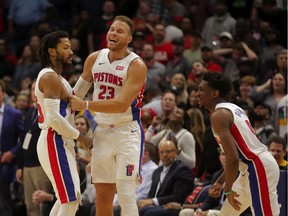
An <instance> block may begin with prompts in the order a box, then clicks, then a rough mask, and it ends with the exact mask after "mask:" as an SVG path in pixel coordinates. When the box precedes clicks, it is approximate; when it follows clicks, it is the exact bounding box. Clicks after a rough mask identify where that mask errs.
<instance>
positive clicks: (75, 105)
mask: <svg viewBox="0 0 288 216" xmlns="http://www.w3.org/2000/svg"><path fill="white" fill-rule="evenodd" d="M69 105H70V107H71V109H72V110H75V111H82V110H85V109H86V101H84V100H82V99H80V98H78V97H77V96H75V95H72V96H70V97H69Z"/></svg>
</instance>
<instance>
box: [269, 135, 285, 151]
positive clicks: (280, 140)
mask: <svg viewBox="0 0 288 216" xmlns="http://www.w3.org/2000/svg"><path fill="white" fill-rule="evenodd" d="M273 142H275V143H278V144H281V145H282V146H283V150H286V141H285V139H284V138H283V137H281V136H278V135H276V136H273V137H271V138H270V139H269V140H268V141H267V143H266V145H267V147H268V149H269V147H270V145H271V144H272V143H273Z"/></svg>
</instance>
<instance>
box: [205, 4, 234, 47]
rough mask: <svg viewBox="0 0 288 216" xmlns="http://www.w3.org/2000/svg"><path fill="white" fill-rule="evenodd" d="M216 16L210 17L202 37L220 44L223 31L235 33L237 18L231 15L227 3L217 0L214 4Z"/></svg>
mask: <svg viewBox="0 0 288 216" xmlns="http://www.w3.org/2000/svg"><path fill="white" fill-rule="evenodd" d="M214 13H215V14H214V16H212V17H209V18H208V19H207V20H206V22H205V24H204V27H203V29H202V38H203V41H204V42H205V43H212V44H215V45H216V44H218V43H219V35H220V33H221V32H223V31H226V32H230V33H231V34H232V35H233V34H234V33H235V24H236V20H235V19H234V18H233V17H231V16H230V13H229V12H228V8H227V3H226V2H225V1H223V0H217V1H216V3H215V6H214Z"/></svg>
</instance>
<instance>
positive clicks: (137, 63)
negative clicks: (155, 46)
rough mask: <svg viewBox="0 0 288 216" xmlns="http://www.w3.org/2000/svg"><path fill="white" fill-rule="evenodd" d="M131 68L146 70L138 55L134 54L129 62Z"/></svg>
mask: <svg viewBox="0 0 288 216" xmlns="http://www.w3.org/2000/svg"><path fill="white" fill-rule="evenodd" d="M131 66H132V68H135V67H136V68H138V69H140V70H147V67H146V64H145V62H144V61H143V59H142V58H141V57H140V56H138V55H137V56H136V57H135V58H134V59H133V60H132V62H131Z"/></svg>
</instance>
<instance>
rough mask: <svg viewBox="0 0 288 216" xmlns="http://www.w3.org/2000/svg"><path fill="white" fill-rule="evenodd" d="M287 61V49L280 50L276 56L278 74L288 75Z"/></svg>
mask: <svg viewBox="0 0 288 216" xmlns="http://www.w3.org/2000/svg"><path fill="white" fill-rule="evenodd" d="M287 61H288V51H287V49H283V50H280V51H279V52H278V53H277V55H276V64H277V66H276V70H275V71H276V72H280V73H283V74H287Z"/></svg>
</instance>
